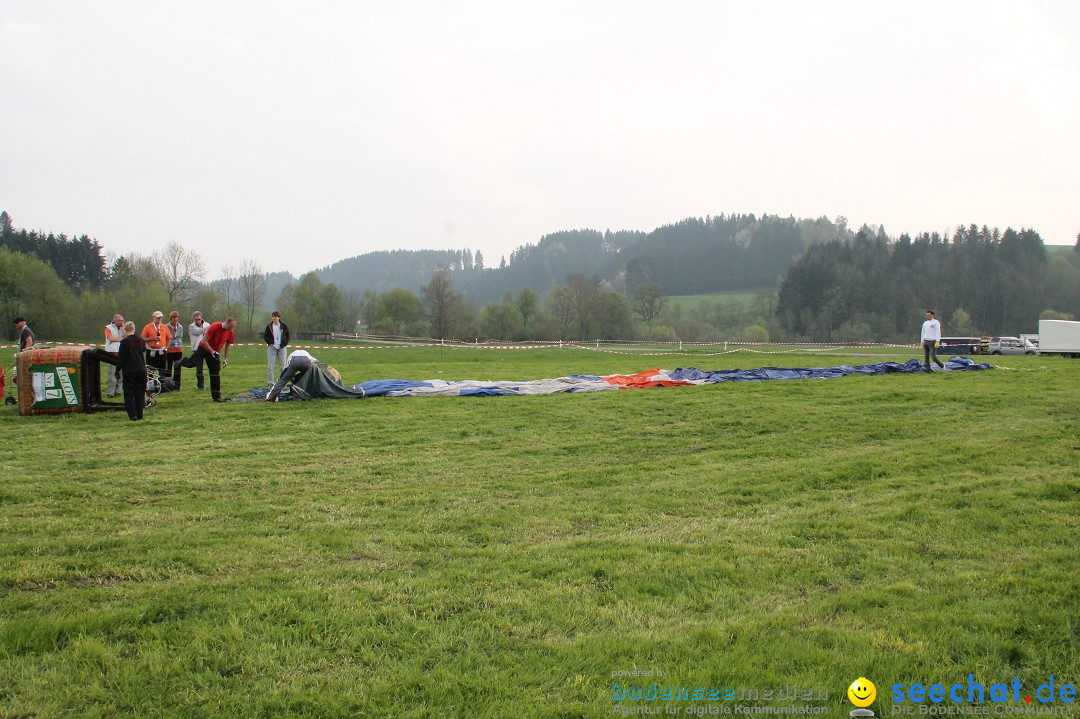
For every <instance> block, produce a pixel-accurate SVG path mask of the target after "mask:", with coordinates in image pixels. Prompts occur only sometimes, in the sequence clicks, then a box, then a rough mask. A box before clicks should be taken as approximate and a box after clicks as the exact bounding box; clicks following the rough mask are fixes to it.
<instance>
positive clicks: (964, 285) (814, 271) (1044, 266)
mask: <svg viewBox="0 0 1080 719" xmlns="http://www.w3.org/2000/svg"><path fill="white" fill-rule="evenodd" d="M1078 244H1080V242H1078ZM924 309H933V310H935V311H936V312H937V314H938V316H939V317H940V318H941V319H942V323H943V325H944V330H945V332H946V334H948V335H969V334H1009V335H1015V334H1018V333H1021V332H1034V331H1036V329H1037V327H1038V320H1039V318H1040V316H1042V317H1061V318H1071V317H1075V316H1078V315H1080V248H1078V250H1077V251H1073V252H1070V253H1062V254H1061V255H1060V256H1058V257H1055V258H1054V259H1053V261H1048V258H1047V251H1046V247H1045V246H1044V244H1043V240H1042V238H1041V237H1040V236H1039V233H1037V232H1035V231H1034V230H1030V229H1022V230H1020V231H1016V230H1013V229H1011V228H1010V229H1006V230H1005V231H1001V230H999V229H997V228H994V229H990V228H988V227H986V226H983V227H978V226H976V225H970V226H968V227H961V228H959V229H957V230H956V232H955V233H954V235H953V236H952V237H951V238H946V237H943V236H941V235H940V234H938V233H922V234H919V235H917V236H916V237H914V238H912V237H910V236H908V235H901V236H900V237H899V238H898V239H897V240H896V241H890V240H889V238H888V237H887V236H886V235H885V233H884V231H880V230H879V231H878V232H876V233H875V232H873V231H872V230H870V229H869V228H866V227H864V228H863V229H861V230H860V231H859V232H858V233H856V235H855V237H854V238H853V239H852V240H851V241H833V242H827V243H823V244H818V245H814V246H812V247H810V248H809V249H808V250H807V251H806V253H805V254H804V255H803V256H802V257H801V258H800V259H799V260H798V262H796V263H795V265H794V266H793V267H792V268H791V270H790V272H789V273H788V274H787V276H786V277H785V278H784V281H783V282H782V284H781V286H780V294H779V302H778V305H777V311H776V314H777V317H778V319H779V321H780V327H781V329H782V330H783V331H784V332H785V333H786V334H790V335H791V336H794V337H799V338H811V337H812V338H815V339H835V340H842V341H848V340H855V339H858V338H860V337H865V338H871V339H874V340H892V339H898V340H903V341H910V340H911V336H912V333H913V332H914V331H915V330H916V329H917V323H914V322H913V320H912V318H913V317H915V318H917V317H918V316H919V314H920V313H921V311H922V310H924ZM913 328H914V329H913Z"/></svg>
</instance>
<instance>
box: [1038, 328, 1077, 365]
mask: <svg viewBox="0 0 1080 719" xmlns="http://www.w3.org/2000/svg"><path fill="white" fill-rule="evenodd" d="M1039 354H1044V355H1046V354H1059V355H1065V356H1066V357H1080V322H1068V321H1066V320H1039Z"/></svg>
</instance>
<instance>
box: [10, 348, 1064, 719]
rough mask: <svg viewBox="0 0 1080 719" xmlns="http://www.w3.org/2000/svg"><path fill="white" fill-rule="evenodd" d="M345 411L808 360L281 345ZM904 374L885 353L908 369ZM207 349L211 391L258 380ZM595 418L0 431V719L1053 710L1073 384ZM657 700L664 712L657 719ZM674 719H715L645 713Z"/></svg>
mask: <svg viewBox="0 0 1080 719" xmlns="http://www.w3.org/2000/svg"><path fill="white" fill-rule="evenodd" d="M312 353H313V354H315V355H316V356H317V357H319V358H320V359H322V360H324V361H327V362H329V363H330V364H332V365H334V366H335V367H336V368H337V369H338V370H340V372H341V374H342V375H343V377H344V379H345V381H346V383H348V384H351V383H354V382H360V381H363V380H368V379H379V378H406V379H428V378H440V379H447V380H452V379H522V380H525V379H537V378H543V377H557V376H561V375H565V374H570V373H581V374H608V373H615V372H620V373H631V372H637V371H640V370H643V369H647V368H649V367H666V368H674V367H677V366H696V367H699V368H702V369H721V368H732V367H744V368H746V367H759V366H763V365H773V366H788V367H807V366H811V367H813V366H831V365H836V364H858V363H862V362H867V361H873V360H872V358H866V357H862V356H857V355H856V356H843V355H821V354H818V355H810V354H801V355H800V354H785V355H767V356H766V355H754V354H748V353H738V354H728V355H718V354H715V353H714V352H709V351H706V350H700V351H697V353H696V354H690V353H683V354H677V355H676V354H664V353H660V352H658V353H655V354H651V353H634V354H629V353H613V352H596V351H586V350H582V349H561V350H560V349H551V350H528V351H516V352H515V351H496V350H488V351H485V350H477V349H460V348H450V347H446V348H438V347H430V348H387V349H363V350H344V349H339V350H312ZM910 356H913V351H912V353H911V355H910ZM264 357H265V354H264V352H263V351H262V350H261V349H259V348H256V347H251V348H248V347H244V348H238V349H237V350H236V352H235V353H234V355H233V357H232V361H231V363H230V366H229V367H228V368H227V369H226V370H225V376H224V387H225V391H226V394H234V393H238V392H241V391H243V390H246V389H249V388H251V387H254V386H259V385H261V384H263V383H264V382H265V379H266V372H265V365H264V364H263V361H264ZM992 361H993V362H994V364H995V365H997V366H998V368H997V369H993V370H990V371H985V372H969V373H951V374H946V375H939V374H935V375H933V376H925V375H921V374H920V375H888V376H874V377H862V376H853V377H846V378H843V379H835V380H822V381H812V380H793V381H781V382H765V383H743V384H723V385H712V386H700V387H685V388H665V389H647V390H624V391H617V392H604V393H598V394H576V395H575V394H562V395H552V396H526V397H488V398H476V397H472V398H461V397H455V398H441V397H433V398H370V399H363V400H321V401H313V402H284V403H280V404H276V405H272V404H266V403H257V404H243V403H239V402H232V403H230V404H224V405H215V404H212V403H211V402H210V401H209V397H207V393H206V392H201V393H200V392H196V391H195V389H194V387H193V384H194V383H193V382H191V379H192V378H190V377H187V378H186V379H185V381H186V383H187V384H186V386H185V387H184V388H183V389H182V390H181V392H179V393H173V394H167V395H164V396H163V397H162V398H161V401H160V404H159V406H158V407H155V408H152V409H150V410H148V411H147V419H146V421H144V422H140V423H134V422H129V421H128V420H127V418H126V416H125V415H124V414H123V412H116V413H108V414H98V415H65V416H57V417H19V416H17V415H16V412H15V408H13V407H3V408H0V429H2V431H3V436H4V437H5V439H6V442H4V444H3V447H2V448H0V467H2V469H3V472H2V474H0V477H2V479H0V507H2V510H3V511H2V512H0V717H75V716H78V717H129V716H140V717H194V716H198V717H222V718H224V717H229V718H230V719H231V718H232V717H282V716H290V717H291V716H297V717H386V716H394V717H507V716H536V717H599V716H607V715H611V714H612V713H613V712H618V711H620V710H622V709H626V708H627V707H630V706H640V705H642V704H646V705H648V706H658V705H659V704H661V703H662V702H659V701H653V702H640V701H639V702H629V701H627V700H623V699H618V698H617V697H618V692H619V691H620V690H625V689H626V688H627V687H632V686H633V685H642V686H643V685H646V684H648V683H649V682H650V681H653V679H648V678H633V675H631V677H630V678H626V674H625V673H626V672H632V671H647V670H657V669H658V670H660V671H662V672H665V673H666V674H665V675H664V678H663V679H661V680H660V682H661V683H666V685H668V686H682V687H698V686H703V687H711V686H716V687H732V688H736V689H742V688H747V687H750V688H758V687H783V686H789V685H793V684H794V685H798V686H799V687H800V688H802V687H807V688H815V689H817V688H821V689H825V690H827V692H828V698H827V699H823V700H821V701H820V702H817V705H819V706H821V707H824V708H827V709H828V711H829V715H831V716H838V715H841V714H840V712H844V713H846V712H848V711H850V710H851V709H852V708H853V707H852V706H851V705H850V703H848V701H847V699H846V696H845V691H846V688H847V686H848V685H849V684H850V683H851V682H852V681H853V680H854V679H856V678H858V677H863V676H865V677H868V678H870V679H871V680H872V681H874V682H875V683H876V684H877V689H878V699H877V701H876V702H875V703H874V705H873V706H872V707H871V708H872V709H873V710H875V712H877V715H878V716H883V715H885V714H888V713H889V707H890V704H891V702H890V700H889V698H888V695H889V687H891V686H892V685H893V684H895V683H903V684H904V685H905V686H907V685H909V684H911V683H913V682H923V683H925V684H927V685H929V684H931V683H934V682H942V683H944V684H946V685H949V684H951V683H953V682H956V681H966V679H967V675H968V674H969V673H971V674H974V675H975V676H976V677H977V678H978V679H979V680H980V681H982V682H984V683H985V684H986V685H987V686H989V685H990V683H992V682H1005V681H1012V679H1013V678H1018V679H1019V681H1021V682H1022V683H1023V686H1024V687H1025V688H1030V691H1032V692H1034V690H1035V687H1036V686H1038V685H1039V684H1042V683H1044V682H1046V681H1047V679H1048V678H1049V676H1050V675H1051V674H1053V675H1054V677H1055V678H1056V680H1057V682H1058V684H1059V686H1060V684H1061V683H1064V682H1070V683H1072V684H1073V685H1075V684H1077V683H1078V681H1080V616H1078V614H1077V607H1078V606H1080V573H1077V571H1076V566H1077V560H1078V559H1080V551H1078V547H1080V545H1078V542H1077V532H1078V524H1080V470H1078V467H1080V439H1078V438H1080V414H1078V410H1077V407H1080V371H1078V370H1080V362H1077V361H1071V360H1064V359H1061V358H1051V357H995V358H992ZM669 704H670V702H669ZM675 704H677V705H678V706H679V707H680V708H681V709H682V710H683V711H682V714H684V715H685V714H691V713H692V711H693V709H694V708H696V709H699V710H700V709H702V708H703V707H707V706H721V704H722V703H721V702H712V703H710V702H708V701H698V702H692V701H681V702H675ZM729 708H730V707H729Z"/></svg>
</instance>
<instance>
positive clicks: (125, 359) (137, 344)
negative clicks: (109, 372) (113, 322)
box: [116, 322, 146, 420]
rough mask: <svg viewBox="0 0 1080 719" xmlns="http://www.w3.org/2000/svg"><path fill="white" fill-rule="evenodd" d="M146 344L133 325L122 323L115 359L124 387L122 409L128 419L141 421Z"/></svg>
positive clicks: (143, 400) (143, 404)
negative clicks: (122, 334)
mask: <svg viewBox="0 0 1080 719" xmlns="http://www.w3.org/2000/svg"><path fill="white" fill-rule="evenodd" d="M145 351H146V342H145V341H144V340H143V338H142V337H139V336H138V335H137V334H135V323H134V322H125V323H124V339H122V340H120V349H118V350H117V353H116V354H117V358H118V359H119V360H120V374H121V376H122V377H123V385H124V408H125V409H126V410H127V413H128V419H133V420H135V419H142V418H143V410H144V409H146V358H145V356H144V353H145Z"/></svg>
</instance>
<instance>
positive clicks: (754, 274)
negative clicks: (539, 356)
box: [316, 214, 854, 304]
mask: <svg viewBox="0 0 1080 719" xmlns="http://www.w3.org/2000/svg"><path fill="white" fill-rule="evenodd" d="M853 236H854V235H853V233H852V232H851V231H850V230H849V229H848V228H847V224H846V221H845V220H844V219H843V218H837V221H836V222H833V221H830V220H829V219H827V218H824V217H821V218H817V219H796V218H794V217H786V218H784V217H777V216H772V215H764V216H762V217H760V218H758V217H756V216H754V215H752V214H751V215H727V216H725V215H715V216H707V217H705V218H704V219H701V218H689V219H686V220H682V221H680V222H677V223H675V224H671V225H664V226H663V227H658V228H656V229H655V230H653V231H652V232H642V231H634V230H624V231H617V232H612V231H611V230H608V231H606V232H600V231H598V230H591V229H582V230H567V231H563V232H556V233H552V234H550V235H545V236H544V237H542V238H540V240H539V241H538V242H536V243H535V244H525V245H522V246H520V247H518V248H517V249H516V250H514V251H513V252H511V253H510V256H509V258H507V261H506V262H505V264H503V262H502V261H501V259H500V262H499V264H498V265H497V266H492V263H489V264H488V265H485V264H484V263H483V260H482V258H481V255H480V253H479V252H477V253H476V255H475V256H474V255H473V254H472V253H471V252H470V251H469V250H394V251H384V252H370V253H367V254H363V255H358V256H356V257H351V258H349V259H346V260H341V261H340V262H336V263H334V264H333V265H330V266H329V267H326V268H323V269H320V270H317V271H316V274H318V276H319V278H320V279H321V280H322V281H323V282H328V283H329V282H332V283H334V284H336V285H337V286H338V287H340V288H341V289H342V290H345V291H349V290H352V291H355V292H360V293H362V292H364V291H367V290H372V291H376V292H386V291H388V290H391V289H394V288H397V287H400V288H403V289H407V290H411V291H413V292H418V291H419V290H420V288H421V287H422V286H423V285H425V284H426V283H427V282H428V281H429V280H430V278H431V273H432V271H434V270H435V269H437V268H439V267H449V268H451V269H453V270H454V271H455V274H454V286H455V288H456V289H457V290H458V291H460V292H461V293H462V294H463V295H464V296H465V297H466V298H468V299H471V300H473V301H474V302H476V303H477V304H483V303H486V302H493V301H497V300H498V299H500V298H501V297H502V296H503V295H504V294H505V293H506V292H517V291H518V290H520V289H521V288H523V287H531V288H533V289H534V290H536V291H537V292H538V293H540V294H541V295H543V294H545V293H546V292H547V290H548V289H550V288H551V287H552V286H554V285H556V284H559V283H562V282H564V281H565V280H566V277H567V276H568V275H570V274H582V275H586V276H588V277H596V278H598V279H600V280H602V281H604V282H606V283H607V284H608V285H610V286H611V287H613V288H615V289H619V290H625V291H631V292H632V291H633V289H634V288H636V287H640V286H642V285H646V284H659V285H660V286H661V287H663V289H664V291H665V292H666V293H668V294H673V295H685V294H699V293H705V292H724V291H731V290H745V289H758V288H772V287H776V286H777V284H778V283H779V281H780V279H781V278H782V277H783V276H784V274H785V273H786V272H787V271H788V269H789V268H790V267H791V265H792V263H793V262H794V261H795V260H796V259H797V258H798V257H799V256H800V255H801V254H802V253H803V252H804V251H805V250H806V248H807V247H809V246H810V245H812V244H816V243H820V242H827V241H831V240H850V239H851V238H852V237H853Z"/></svg>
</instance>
